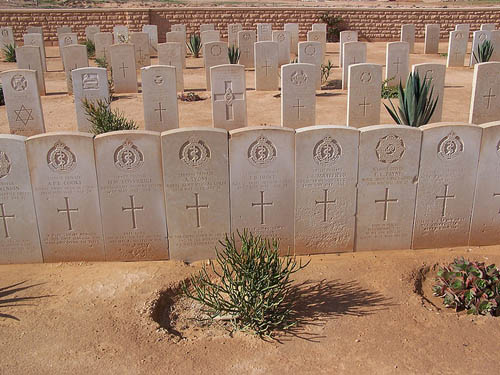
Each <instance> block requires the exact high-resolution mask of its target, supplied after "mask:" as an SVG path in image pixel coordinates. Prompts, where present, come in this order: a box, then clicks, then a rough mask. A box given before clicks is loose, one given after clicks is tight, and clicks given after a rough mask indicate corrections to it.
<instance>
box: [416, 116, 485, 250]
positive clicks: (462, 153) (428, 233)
mask: <svg viewBox="0 0 500 375" xmlns="http://www.w3.org/2000/svg"><path fill="white" fill-rule="evenodd" d="M420 129H422V130H423V138H422V156H421V159H420V175H419V178H418V189H417V205H416V210H415V227H414V229H413V248H415V249H422V248H439V247H448V246H449V247H454V246H465V245H467V244H468V241H469V233H470V222H471V215H472V204H473V200H474V187H475V184H476V171H477V164H478V158H479V147H480V143H481V132H482V129H481V128H480V127H479V126H475V125H473V126H471V125H452V124H447V123H440V124H431V125H425V126H422V127H420Z"/></svg>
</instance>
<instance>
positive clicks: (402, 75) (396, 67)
mask: <svg viewBox="0 0 500 375" xmlns="http://www.w3.org/2000/svg"><path fill="white" fill-rule="evenodd" d="M409 73H410V51H409V45H408V43H406V42H391V43H387V48H386V56H385V79H388V80H389V81H388V83H387V85H388V86H398V85H399V82H401V84H402V85H403V87H405V86H406V79H407V78H408V74H409Z"/></svg>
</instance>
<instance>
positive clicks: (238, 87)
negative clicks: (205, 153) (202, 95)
mask: <svg viewBox="0 0 500 375" xmlns="http://www.w3.org/2000/svg"><path fill="white" fill-rule="evenodd" d="M210 75H211V81H212V89H211V91H212V124H213V127H214V128H222V129H226V130H233V129H237V128H242V127H244V126H247V96H246V84H245V67H244V66H243V65H236V64H225V65H218V66H214V67H212V68H210Z"/></svg>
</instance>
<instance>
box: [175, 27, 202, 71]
mask: <svg viewBox="0 0 500 375" xmlns="http://www.w3.org/2000/svg"><path fill="white" fill-rule="evenodd" d="M170 42H174V43H180V45H181V48H182V68H185V67H186V53H187V50H186V48H187V47H186V32H185V31H184V32H183V31H171V32H169V33H167V43H170ZM203 49H205V47H203Z"/></svg>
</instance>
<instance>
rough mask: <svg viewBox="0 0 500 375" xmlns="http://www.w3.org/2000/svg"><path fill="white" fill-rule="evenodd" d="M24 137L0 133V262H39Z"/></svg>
mask: <svg viewBox="0 0 500 375" xmlns="http://www.w3.org/2000/svg"><path fill="white" fill-rule="evenodd" d="M25 140H26V138H24V137H21V136H18V135H7V134H2V135H0V264H8V263H41V262H42V250H41V247H40V238H39V237H38V225H37V221H36V215H35V206H34V205H33V194H32V192H31V181H30V174H29V169H28V159H27V158H26V146H25V144H24V142H25Z"/></svg>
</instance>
